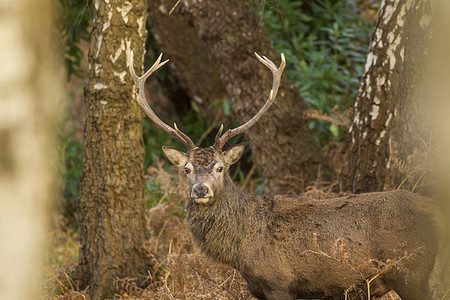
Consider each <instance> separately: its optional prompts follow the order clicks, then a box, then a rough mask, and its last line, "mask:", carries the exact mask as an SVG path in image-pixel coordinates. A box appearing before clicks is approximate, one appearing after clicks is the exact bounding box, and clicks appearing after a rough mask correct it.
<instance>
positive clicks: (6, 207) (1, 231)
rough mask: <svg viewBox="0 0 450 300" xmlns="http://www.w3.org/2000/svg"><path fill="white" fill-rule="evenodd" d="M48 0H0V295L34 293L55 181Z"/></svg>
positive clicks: (18, 299) (24, 299) (19, 298)
mask: <svg viewBox="0 0 450 300" xmlns="http://www.w3.org/2000/svg"><path fill="white" fill-rule="evenodd" d="M52 4H53V3H52V1H49V0H43V1H35V0H3V1H1V2H0V40H1V43H0V64H1V66H2V67H1V68H0V91H1V101H0V195H1V196H0V205H1V209H0V265H1V270H0V299H15V300H28V299H39V298H40V296H41V295H40V292H41V280H42V275H43V274H42V271H43V268H42V264H43V258H44V256H45V253H44V249H45V242H46V238H47V232H46V229H47V225H48V219H49V211H48V210H49V208H50V206H51V205H52V204H53V203H52V201H53V200H54V196H55V194H54V192H55V185H56V172H55V171H56V169H55V165H57V158H56V151H55V150H56V146H55V144H54V134H55V133H54V126H55V120H56V113H55V112H56V110H57V107H56V106H57V99H58V96H59V95H58V94H57V93H58V92H59V91H58V90H59V88H60V87H61V82H60V81H59V80H58V77H61V75H62V74H61V73H60V72H55V57H58V56H57V55H56V53H55V51H54V49H53V48H52V47H51V45H52V44H53V43H52V38H53V36H52V34H51V33H52V32H53V30H54V26H55V24H54V22H53V20H54V18H53V5H52Z"/></svg>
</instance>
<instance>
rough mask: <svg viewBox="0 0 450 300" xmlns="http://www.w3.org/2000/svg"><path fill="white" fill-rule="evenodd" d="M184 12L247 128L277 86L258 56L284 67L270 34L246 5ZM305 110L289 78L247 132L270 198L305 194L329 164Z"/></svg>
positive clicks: (234, 2) (210, 5) (191, 2)
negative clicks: (271, 41) (311, 128)
mask: <svg viewBox="0 0 450 300" xmlns="http://www.w3.org/2000/svg"><path fill="white" fill-rule="evenodd" d="M180 6H182V11H183V12H184V13H185V14H187V15H189V17H190V21H191V22H192V23H193V25H194V27H195V29H196V31H197V34H198V36H199V37H200V38H201V39H202V41H203V42H204V43H205V45H206V48H207V50H208V53H209V57H210V58H211V60H212V61H213V62H214V64H215V65H216V67H217V70H218V72H219V74H220V77H221V79H222V81H223V83H224V85H225V87H226V90H227V93H228V95H229V97H230V99H231V103H232V109H233V111H234V113H235V114H236V116H237V119H238V120H239V122H241V123H243V122H246V121H247V120H249V119H250V118H251V117H252V116H254V115H255V114H256V113H257V112H258V110H259V109H260V108H261V107H262V106H263V104H264V102H265V100H266V99H267V96H268V93H269V90H270V87H271V86H272V74H271V73H270V72H269V71H268V70H267V68H266V67H264V66H263V65H261V64H260V63H259V62H258V60H257V59H256V58H255V55H254V52H257V53H259V54H260V55H264V56H267V57H268V58H269V59H271V60H273V61H274V63H275V64H279V56H278V55H277V54H276V53H275V50H274V49H273V47H272V45H271V43H270V41H269V37H268V35H267V32H266V31H265V29H264V28H263V27H262V26H260V25H259V24H258V19H257V17H256V14H255V13H254V12H253V10H252V9H251V7H250V4H249V3H248V2H247V1H241V0H227V1H223V0H209V1H195V0H186V1H182V2H181V3H180ZM287 63H288V64H289V62H287ZM305 110H306V103H305V101H303V99H302V98H301V97H300V94H299V92H298V90H297V89H296V88H295V87H294V85H293V84H292V83H291V82H290V81H289V80H288V79H287V78H285V77H284V78H283V80H282V82H281V87H280V90H279V93H278V96H277V100H276V101H275V103H274V104H273V106H272V107H271V108H270V110H269V111H268V112H267V113H266V115H265V116H264V117H263V118H262V119H261V120H260V121H259V122H258V123H257V124H256V125H255V126H254V127H253V128H251V129H250V130H248V131H247V132H246V136H247V137H248V139H249V142H250V148H251V150H252V153H253V159H254V163H255V164H256V165H257V167H258V168H259V170H261V171H262V175H263V177H264V187H265V190H266V192H270V193H288V192H301V191H302V190H303V189H304V187H305V186H307V185H308V184H309V183H310V182H311V181H314V180H316V179H317V174H318V168H319V166H320V165H324V164H325V162H324V159H323V157H322V155H321V151H320V148H319V147H318V145H317V144H316V142H315V140H314V139H313V137H312V135H311V132H310V130H309V127H308V122H307V120H306V119H305V118H304V117H303V112H304V111H305Z"/></svg>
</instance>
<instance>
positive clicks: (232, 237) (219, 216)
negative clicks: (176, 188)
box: [186, 175, 256, 268]
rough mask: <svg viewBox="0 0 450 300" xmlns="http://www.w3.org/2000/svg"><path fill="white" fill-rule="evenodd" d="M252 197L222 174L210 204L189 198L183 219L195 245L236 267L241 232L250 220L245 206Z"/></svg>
mask: <svg viewBox="0 0 450 300" xmlns="http://www.w3.org/2000/svg"><path fill="white" fill-rule="evenodd" d="M255 198H256V197H255V196H253V195H251V194H249V193H247V192H244V191H241V190H239V189H238V188H237V187H236V185H234V183H233V182H232V180H231V178H230V177H229V175H226V176H225V184H224V189H223V190H222V191H221V192H219V193H216V194H215V195H214V199H213V203H212V204H211V205H203V204H197V203H195V202H194V201H190V202H189V204H188V208H187V218H186V219H187V221H188V224H189V227H190V230H191V233H192V235H193V238H194V242H195V243H196V245H197V246H199V247H200V249H201V250H202V251H203V252H204V253H205V254H206V255H207V256H209V257H211V258H213V259H216V260H218V261H220V262H222V263H226V264H231V265H232V266H233V267H235V268H239V264H238V261H239V257H240V255H239V254H240V248H241V245H242V238H243V236H242V232H244V231H245V228H248V226H247V223H250V224H251V223H254V222H253V221H254V220H253V218H252V215H253V216H255V214H252V213H250V212H249V210H251V209H252V207H253V205H251V203H252V202H254V200H255Z"/></svg>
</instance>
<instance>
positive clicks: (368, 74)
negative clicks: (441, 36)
mask: <svg viewBox="0 0 450 300" xmlns="http://www.w3.org/2000/svg"><path fill="white" fill-rule="evenodd" d="M430 21H431V11H430V1H400V0H385V1H383V3H382V6H381V10H380V15H379V18H378V21H377V24H376V28H375V30H374V33H373V35H372V38H371V42H370V47H369V51H368V54H367V59H366V64H365V67H364V72H363V76H362V79H361V84H360V87H359V92H358V96H357V99H356V101H355V105H354V116H353V122H352V125H351V127H350V130H349V134H350V141H349V147H348V151H347V155H346V164H345V165H344V167H343V171H342V177H341V188H342V189H343V190H348V191H352V192H354V193H361V192H370V191H380V190H384V189H394V188H397V187H400V186H401V187H402V188H407V189H413V188H414V187H417V184H418V183H420V181H421V180H423V176H424V172H425V168H424V167H423V166H422V164H423V163H424V162H425V156H426V153H427V150H428V149H427V147H428V146H429V145H427V143H428V141H429V140H430V132H429V127H428V125H427V124H429V122H428V121H427V120H426V117H427V116H428V115H427V114H425V113H424V111H423V108H424V106H423V104H424V100H425V97H426V91H425V86H426V85H425V83H426V82H427V80H426V78H427V76H426V69H425V68H424V66H425V65H426V64H425V59H426V57H427V51H428V50H427V47H428V40H429V36H430Z"/></svg>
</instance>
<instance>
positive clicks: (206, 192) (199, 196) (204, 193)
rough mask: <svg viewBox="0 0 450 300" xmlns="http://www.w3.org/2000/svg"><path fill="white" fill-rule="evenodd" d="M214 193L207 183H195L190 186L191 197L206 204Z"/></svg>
mask: <svg viewBox="0 0 450 300" xmlns="http://www.w3.org/2000/svg"><path fill="white" fill-rule="evenodd" d="M213 195H214V193H213V191H212V189H211V186H210V185H209V184H208V183H197V184H195V185H194V186H193V187H192V191H191V199H193V200H194V201H195V202H197V203H202V204H206V203H208V202H209V200H210V199H211V197H212V196H213Z"/></svg>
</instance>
